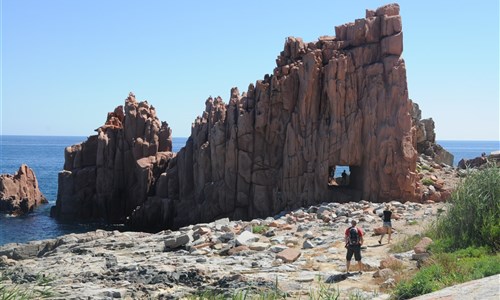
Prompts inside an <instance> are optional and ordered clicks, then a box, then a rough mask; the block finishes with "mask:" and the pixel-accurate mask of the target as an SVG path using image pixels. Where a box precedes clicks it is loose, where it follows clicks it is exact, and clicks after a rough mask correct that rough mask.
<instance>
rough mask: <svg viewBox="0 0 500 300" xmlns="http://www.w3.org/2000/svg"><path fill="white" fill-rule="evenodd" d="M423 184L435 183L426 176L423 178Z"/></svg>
mask: <svg viewBox="0 0 500 300" xmlns="http://www.w3.org/2000/svg"><path fill="white" fill-rule="evenodd" d="M422 184H423V185H432V184H434V181H433V180H432V179H430V178H424V179H422Z"/></svg>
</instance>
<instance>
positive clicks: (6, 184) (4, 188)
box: [0, 164, 48, 215]
mask: <svg viewBox="0 0 500 300" xmlns="http://www.w3.org/2000/svg"><path fill="white" fill-rule="evenodd" d="M47 202H48V201H47V199H46V198H45V196H44V195H43V194H42V192H41V191H40V189H39V187H38V180H37V179H36V176H35V172H33V170H32V169H30V168H29V167H28V166H27V165H25V164H22V165H21V166H20V167H19V170H18V171H17V172H16V173H15V174H14V175H11V174H2V175H0V212H6V213H9V214H12V215H23V214H26V213H29V212H31V211H33V209H34V208H35V207H36V206H38V205H40V204H42V203H47Z"/></svg>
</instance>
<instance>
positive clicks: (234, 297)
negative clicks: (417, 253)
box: [187, 276, 378, 300]
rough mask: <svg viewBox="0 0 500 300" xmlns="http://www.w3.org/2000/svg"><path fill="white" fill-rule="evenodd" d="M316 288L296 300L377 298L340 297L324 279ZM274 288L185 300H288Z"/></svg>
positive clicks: (364, 298) (364, 297) (357, 294)
mask: <svg viewBox="0 0 500 300" xmlns="http://www.w3.org/2000/svg"><path fill="white" fill-rule="evenodd" d="M317 280H318V286H317V287H315V288H311V289H310V290H309V294H308V295H304V297H302V296H299V297H298V299H309V300H339V299H349V300H369V299H373V298H374V297H377V296H378V292H377V291H373V292H372V294H371V295H365V294H364V293H363V292H361V291H359V290H355V291H351V292H349V293H348V294H346V295H344V296H343V297H341V296H342V295H341V292H340V289H339V287H338V285H333V284H330V283H328V284H327V283H324V278H323V277H322V276H318V278H317ZM274 285H275V287H274V288H272V289H267V290H265V289H264V290H262V289H259V290H255V289H252V287H248V288H245V289H240V290H236V291H232V292H223V291H215V290H210V291H201V292H199V293H197V294H195V295H190V296H188V297H187V299H190V300H202V299H204V300H205V299H207V300H227V299H231V300H276V299H289V296H290V295H288V294H287V293H285V292H283V291H281V290H280V289H279V288H278V281H277V279H276V282H275V283H274Z"/></svg>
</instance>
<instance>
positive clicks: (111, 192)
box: [51, 4, 434, 231]
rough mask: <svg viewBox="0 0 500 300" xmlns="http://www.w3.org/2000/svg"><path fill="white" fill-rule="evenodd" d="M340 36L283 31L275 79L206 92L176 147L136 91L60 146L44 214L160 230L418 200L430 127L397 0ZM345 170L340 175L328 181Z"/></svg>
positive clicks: (344, 29)
mask: <svg viewBox="0 0 500 300" xmlns="http://www.w3.org/2000/svg"><path fill="white" fill-rule="evenodd" d="M335 34H336V36H322V37H320V38H319V39H318V40H317V41H316V42H310V43H305V42H303V41H302V39H300V38H294V37H289V38H287V40H286V42H285V46H284V50H283V51H282V52H281V53H280V55H279V56H278V58H277V60H276V64H277V66H276V68H275V69H274V72H273V74H272V75H265V76H264V79H263V80H258V81H257V82H256V84H255V85H254V84H251V85H250V86H249V87H248V90H247V92H246V93H242V94H240V92H239V91H238V89H236V88H233V89H231V93H230V99H229V103H228V104H225V103H224V102H223V100H222V99H221V98H220V97H217V98H212V97H210V98H208V99H207V100H206V102H205V110H204V111H203V113H202V115H201V116H200V117H198V118H197V119H196V120H195V121H194V123H193V125H192V128H191V136H190V137H189V139H188V140H187V142H186V145H185V147H183V148H182V149H181V150H180V151H179V152H178V153H173V152H172V134H171V130H170V128H169V127H168V124H167V123H165V122H163V123H161V122H160V121H159V120H158V118H157V117H156V112H155V109H154V107H153V106H150V105H149V104H148V102H147V101H143V102H137V101H136V99H135V95H134V94H132V93H131V94H130V95H129V97H128V98H127V99H126V100H125V107H122V106H119V107H117V108H116V109H115V110H114V111H113V112H111V113H109V114H108V118H107V121H106V123H105V125H103V126H101V127H99V128H98V129H97V132H98V134H97V135H95V136H91V137H89V138H88V139H87V141H85V142H83V143H81V144H78V145H74V146H71V147H68V148H66V151H65V164H64V171H62V172H61V173H60V174H59V186H58V197H57V203H56V206H55V207H53V209H52V212H51V214H52V216H54V217H57V218H60V219H71V220H75V219H80V220H82V219H83V220H96V219H98V220H105V221H107V222H110V223H126V224H128V225H130V226H131V227H132V228H134V229H137V230H144V231H159V230H163V229H165V228H172V229H175V228H179V227H182V226H186V225H188V224H196V223H200V222H210V221H213V220H216V219H220V218H225V217H227V218H230V219H234V220H238V219H241V220H250V219H253V218H259V217H266V216H273V215H276V214H279V213H280V212H282V211H285V210H290V209H294V208H298V207H305V206H310V205H314V204H317V203H321V202H334V201H336V202H340V203H346V202H350V201H360V200H367V201H372V202H386V201H392V200H398V201H404V202H406V201H416V202H421V201H422V200H423V186H422V185H421V183H420V181H419V177H418V174H417V172H416V165H417V158H418V151H417V130H418V128H420V132H422V134H421V136H420V137H419V139H418V141H430V142H434V138H433V136H432V134H431V133H432V132H430V131H432V129H433V127H432V128H430V129H429V130H427V127H428V126H427V127H426V126H425V125H423V124H421V123H419V121H420V120H419V116H418V115H419V114H418V112H417V113H416V112H415V111H414V110H415V109H414V107H413V103H412V101H411V100H410V99H409V98H408V88H407V82H406V67H405V62H404V60H403V59H402V58H401V54H402V51H403V32H402V23H401V16H400V15H399V5H397V4H389V5H386V6H383V7H380V8H378V9H377V10H375V11H372V10H367V11H366V17H365V18H364V19H358V20H356V21H355V22H353V23H347V24H344V25H341V26H337V27H335ZM432 125H433V123H432ZM424 129H425V130H424ZM423 133H427V136H423ZM340 167H344V168H347V169H348V170H349V177H348V180H346V181H344V182H342V184H337V182H336V181H335V179H333V180H332V178H331V177H330V174H332V173H333V172H334V171H335V170H336V169H339V168H340Z"/></svg>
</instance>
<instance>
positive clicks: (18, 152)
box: [0, 135, 500, 245]
mask: <svg viewBox="0 0 500 300" xmlns="http://www.w3.org/2000/svg"><path fill="white" fill-rule="evenodd" d="M86 139H87V137H85V136H34V135H0V174H14V173H15V172H17V171H18V169H19V167H20V166H21V164H23V163H24V164H27V165H28V166H29V167H30V168H31V169H33V171H34V172H35V175H36V177H37V179H38V184H39V187H40V190H41V192H42V193H43V194H44V196H45V197H46V198H47V200H48V202H49V203H48V204H45V205H41V206H39V207H38V208H36V209H35V210H34V211H33V212H32V213H30V214H27V215H24V216H19V217H12V216H9V215H7V214H0V245H4V244H7V243H13V242H16V243H25V242H28V241H32V240H42V239H49V238H55V237H58V236H61V235H64V234H69V233H80V232H87V231H91V230H95V229H98V228H101V229H119V228H120V226H121V225H116V226H113V225H103V224H87V223H85V224H79V223H63V222H59V221H57V220H55V219H53V218H51V217H50V208H51V207H52V206H53V205H55V202H56V199H57V180H58V173H59V172H60V171H62V169H63V165H64V149H65V148H66V147H68V146H71V145H74V144H78V143H80V142H83V141H85V140H86ZM187 139H188V138H187V137H174V138H172V148H173V151H174V152H178V151H179V150H180V149H181V148H182V147H184V146H185V144H186V141H187ZM437 143H438V144H440V145H441V146H443V147H444V148H445V149H446V150H447V151H449V152H450V153H452V154H453V155H454V162H453V165H454V166H456V165H457V164H458V162H459V161H460V160H461V159H462V158H465V159H471V158H475V157H478V156H480V155H481V153H483V152H486V153H487V154H490V153H491V152H493V151H498V150H500V141H495V140H493V141H475V140H469V141H467V140H463V141H460V140H438V141H437Z"/></svg>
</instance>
